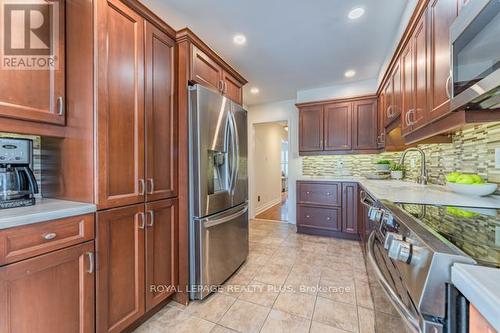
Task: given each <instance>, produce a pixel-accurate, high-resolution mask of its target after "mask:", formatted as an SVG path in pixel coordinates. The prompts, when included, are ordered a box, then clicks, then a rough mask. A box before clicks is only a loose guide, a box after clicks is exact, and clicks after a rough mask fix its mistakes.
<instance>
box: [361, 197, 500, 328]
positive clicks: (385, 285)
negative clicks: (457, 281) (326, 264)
mask: <svg viewBox="0 0 500 333" xmlns="http://www.w3.org/2000/svg"><path fill="white" fill-rule="evenodd" d="M361 200H362V203H363V204H364V205H365V206H368V207H369V210H368V214H369V219H370V229H371V233H370V236H369V237H368V240H367V244H366V250H367V251H366V254H367V255H366V257H367V263H368V271H369V278H370V282H372V283H373V281H377V282H378V283H376V284H377V285H375V284H373V285H371V286H372V287H373V288H372V294H373V299H374V304H375V317H376V322H378V323H380V322H386V323H387V322H390V321H391V320H392V321H393V322H394V323H393V324H391V325H392V329H383V330H381V329H378V330H377V332H384V333H387V332H389V331H391V332H405V331H408V332H432V333H439V332H462V331H463V332H465V331H464V330H463V327H462V328H460V325H459V323H457V321H459V319H457V318H456V313H455V310H456V309H454V306H455V304H452V303H454V302H455V301H454V300H453V299H452V297H454V295H453V294H454V293H455V290H454V289H453V286H452V285H451V267H452V265H453V264H454V263H468V264H475V263H476V261H482V263H483V264H488V265H491V266H496V265H499V264H500V249H498V248H496V246H495V244H489V243H488V242H486V241H482V242H480V243H481V244H482V246H483V247H484V248H483V249H481V250H479V251H478V250H477V246H476V247H474V244H473V243H474V242H473V241H471V240H473V239H478V237H479V236H478V233H477V232H478V231H477V230H476V233H475V234H472V235H466V233H467V232H473V230H471V229H470V228H471V226H475V227H476V228H477V226H478V224H479V223H481V226H480V227H479V228H485V229H487V230H481V231H479V232H480V233H488V232H490V231H491V230H493V232H494V230H495V228H493V229H492V225H488V224H487V222H483V220H484V221H486V220H487V219H488V217H487V216H486V217H485V216H484V215H485V214H483V213H484V212H482V213H481V210H479V211H480V213H477V209H476V210H474V209H469V208H457V207H442V206H425V205H402V204H394V203H392V202H388V201H383V200H382V201H380V202H377V201H375V200H373V199H371V198H370V196H369V195H366V194H364V195H362V196H361ZM493 212H495V213H496V210H493ZM499 215H500V214H499ZM479 218H481V219H483V220H478V219H479ZM490 223H492V224H495V225H496V223H497V222H496V220H493V221H491V220H490ZM498 226H499V227H500V224H498ZM467 228H469V230H467ZM487 237H488V238H491V235H489V236H487ZM493 239H495V238H494V236H493ZM472 248H476V250H473V249H472ZM474 251H478V252H477V253H475V252H474ZM488 251H490V252H489V253H490V254H491V258H492V259H490V260H489V261H488V260H486V261H485V260H484V259H485V258H488V256H487V255H486V254H485V253H486V252H488ZM496 251H498V252H496ZM466 252H467V253H466ZM475 259H477V260H475ZM379 289H381V290H382V291H383V294H384V295H383V296H384V297H383V298H384V299H385V300H387V299H388V300H389V301H390V303H392V305H393V307H391V306H390V305H389V303H388V302H387V301H385V302H384V299H382V298H381V296H380V293H379V292H378V290H379ZM388 305H389V307H388ZM395 314H399V316H394V315H395ZM377 316H378V318H377ZM398 319H401V320H400V323H399V324H398ZM401 322H404V323H406V327H405V328H404V329H403V328H402V326H400V327H399V328H398V327H397V326H398V325H400V324H402V323H401ZM462 326H464V325H462Z"/></svg>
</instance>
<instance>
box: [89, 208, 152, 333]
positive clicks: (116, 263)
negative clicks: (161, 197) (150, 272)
mask: <svg viewBox="0 0 500 333" xmlns="http://www.w3.org/2000/svg"><path fill="white" fill-rule="evenodd" d="M145 228H146V216H145V212H144V204H139V205H132V206H126V207H122V208H115V209H111V210H107V211H103V212H98V213H97V253H98V257H97V259H98V260H97V265H98V270H97V303H96V304H97V305H96V313H97V332H101V333H103V332H110V333H113V332H121V331H122V330H124V329H125V328H126V327H128V326H129V325H130V324H132V323H133V322H135V321H136V320H137V319H139V318H140V317H141V316H142V315H143V314H144V313H145V296H144V295H145V278H144V269H145V246H144V244H145V243H144V242H145V235H144V232H145Z"/></svg>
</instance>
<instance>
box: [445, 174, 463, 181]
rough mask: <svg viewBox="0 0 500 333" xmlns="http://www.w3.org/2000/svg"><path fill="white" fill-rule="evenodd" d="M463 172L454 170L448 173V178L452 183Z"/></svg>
mask: <svg viewBox="0 0 500 333" xmlns="http://www.w3.org/2000/svg"><path fill="white" fill-rule="evenodd" d="M460 175H461V173H460V172H456V171H455V172H452V173H449V174H447V175H446V180H447V181H449V182H450V183H455V182H456V181H457V179H458V177H460Z"/></svg>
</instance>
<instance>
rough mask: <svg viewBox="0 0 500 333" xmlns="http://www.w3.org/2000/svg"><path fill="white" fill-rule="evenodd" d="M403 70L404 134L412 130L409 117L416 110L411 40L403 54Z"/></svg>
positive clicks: (402, 128) (402, 109) (402, 127)
mask: <svg viewBox="0 0 500 333" xmlns="http://www.w3.org/2000/svg"><path fill="white" fill-rule="evenodd" d="M401 70H402V82H401V83H402V108H401V131H402V132H403V135H404V134H406V133H408V132H410V131H411V122H410V121H411V120H410V118H409V117H411V116H412V114H413V113H414V112H415V106H414V103H415V94H414V92H415V90H414V77H413V73H414V58H413V44H412V43H411V41H410V42H409V43H408V45H406V48H405V49H404V51H403V53H402V54H401Z"/></svg>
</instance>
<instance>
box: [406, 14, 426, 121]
mask: <svg viewBox="0 0 500 333" xmlns="http://www.w3.org/2000/svg"><path fill="white" fill-rule="evenodd" d="M412 39H413V56H414V58H413V59H414V61H413V67H414V69H413V75H414V77H413V83H414V98H415V102H414V105H413V107H414V109H415V112H414V113H413V114H412V115H411V116H410V117H409V119H410V121H411V122H412V129H417V128H419V127H421V126H423V125H425V122H426V113H427V107H428V106H427V64H428V61H427V55H428V52H427V10H426V11H425V12H424V13H423V14H422V17H421V18H420V21H419V22H418V24H417V26H416V28H415V32H414V33H413V37H412Z"/></svg>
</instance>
